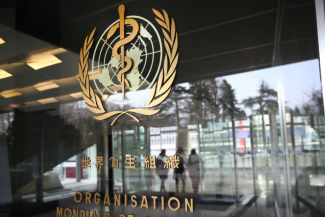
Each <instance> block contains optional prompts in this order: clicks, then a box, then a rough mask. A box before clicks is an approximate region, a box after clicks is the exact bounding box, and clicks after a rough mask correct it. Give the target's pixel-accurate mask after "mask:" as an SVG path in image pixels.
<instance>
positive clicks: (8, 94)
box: [0, 90, 22, 98]
mask: <svg viewBox="0 0 325 217" xmlns="http://www.w3.org/2000/svg"><path fill="white" fill-rule="evenodd" d="M0 95H1V96H2V97H4V98H11V97H14V96H20V95H22V94H21V93H19V92H18V91H16V90H7V91H3V92H1V93H0Z"/></svg>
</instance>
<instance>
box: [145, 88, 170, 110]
mask: <svg viewBox="0 0 325 217" xmlns="http://www.w3.org/2000/svg"><path fill="white" fill-rule="evenodd" d="M170 90H171V87H170V88H169V90H168V91H167V92H166V93H165V94H164V95H162V96H161V97H159V98H158V99H156V100H155V101H152V102H151V103H150V105H149V106H147V108H152V107H155V106H157V105H159V104H160V103H162V102H163V101H164V100H165V99H166V97H167V96H168V94H169V93H170Z"/></svg>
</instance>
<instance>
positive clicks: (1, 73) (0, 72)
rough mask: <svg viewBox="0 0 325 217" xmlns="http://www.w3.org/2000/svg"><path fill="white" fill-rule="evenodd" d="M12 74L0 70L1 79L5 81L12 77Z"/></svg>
mask: <svg viewBox="0 0 325 217" xmlns="http://www.w3.org/2000/svg"><path fill="white" fill-rule="evenodd" d="M11 76H12V74H10V73H9V72H7V71H5V70H3V69H0V79H3V78H8V77H11Z"/></svg>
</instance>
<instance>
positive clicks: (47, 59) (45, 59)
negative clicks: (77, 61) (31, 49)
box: [26, 54, 62, 70]
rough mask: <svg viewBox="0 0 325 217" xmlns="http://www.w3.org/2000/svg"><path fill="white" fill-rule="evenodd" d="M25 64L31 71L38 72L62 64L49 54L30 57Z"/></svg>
mask: <svg viewBox="0 0 325 217" xmlns="http://www.w3.org/2000/svg"><path fill="white" fill-rule="evenodd" d="M26 63H27V65H29V66H30V67H32V68H33V69H35V70H38V69H41V68H44V67H47V66H51V65H54V64H58V63H62V61H61V60H60V59H58V58H57V57H55V56H54V55H51V54H38V55H34V56H31V57H30V58H29V59H28V61H27V62H26Z"/></svg>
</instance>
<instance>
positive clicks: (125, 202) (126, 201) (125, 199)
mask: <svg viewBox="0 0 325 217" xmlns="http://www.w3.org/2000/svg"><path fill="white" fill-rule="evenodd" d="M124 205H125V206H126V207H127V206H128V195H127V194H124Z"/></svg>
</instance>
